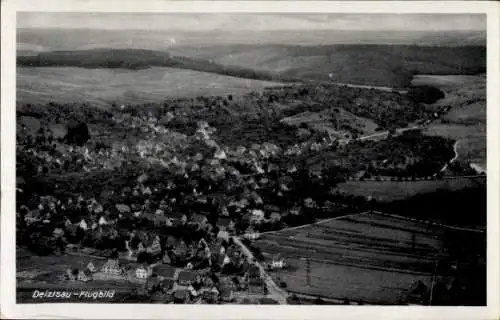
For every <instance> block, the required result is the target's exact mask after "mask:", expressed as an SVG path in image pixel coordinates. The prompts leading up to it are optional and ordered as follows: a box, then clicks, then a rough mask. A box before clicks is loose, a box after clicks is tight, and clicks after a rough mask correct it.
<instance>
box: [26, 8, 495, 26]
mask: <svg viewBox="0 0 500 320" xmlns="http://www.w3.org/2000/svg"><path fill="white" fill-rule="evenodd" d="M17 27H18V28H64V29H72V28H83V29H107V30H124V29H139V30H180V31H181V30H182V31H216V30H224V31H248V30H251V31H274V30H318V29H321V30H372V31H374V30H391V31H449V30H454V31H477V30H479V31H484V30H486V16H485V15H481V14H340V13H336V14H246V13H244V14H241V13H231V14H223V13H211V14H191V13H174V14H172V13H170V14H155V13H63V12H57V13H49V12H19V13H18V15H17Z"/></svg>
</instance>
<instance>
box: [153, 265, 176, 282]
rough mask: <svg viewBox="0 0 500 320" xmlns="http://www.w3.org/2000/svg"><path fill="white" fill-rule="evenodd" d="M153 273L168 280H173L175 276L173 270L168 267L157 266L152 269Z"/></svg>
mask: <svg viewBox="0 0 500 320" xmlns="http://www.w3.org/2000/svg"><path fill="white" fill-rule="evenodd" d="M153 272H154V273H156V274H157V275H159V276H162V277H165V278H169V279H173V278H174V276H175V268H174V267H172V266H169V265H157V266H156V267H154V269H153Z"/></svg>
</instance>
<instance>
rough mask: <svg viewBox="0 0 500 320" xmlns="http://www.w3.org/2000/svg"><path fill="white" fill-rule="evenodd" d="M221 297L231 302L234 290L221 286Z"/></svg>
mask: <svg viewBox="0 0 500 320" xmlns="http://www.w3.org/2000/svg"><path fill="white" fill-rule="evenodd" d="M219 291H220V297H221V299H222V301H224V302H230V301H232V300H233V290H232V289H231V288H229V287H226V286H221V287H220V288H219Z"/></svg>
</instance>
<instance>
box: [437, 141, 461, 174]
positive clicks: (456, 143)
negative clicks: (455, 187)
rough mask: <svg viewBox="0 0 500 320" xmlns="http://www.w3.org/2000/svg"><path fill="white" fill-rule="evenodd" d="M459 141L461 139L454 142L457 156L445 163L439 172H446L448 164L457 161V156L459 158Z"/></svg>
mask: <svg viewBox="0 0 500 320" xmlns="http://www.w3.org/2000/svg"><path fill="white" fill-rule="evenodd" d="M458 141H460V140H457V141H455V143H454V144H453V152H455V156H454V157H453V158H452V159H451V160H450V161H448V162H447V163H445V164H444V166H443V167H442V168H441V170H440V171H439V172H444V171H445V170H446V169H448V165H450V164H452V163H453V162H455V160H457V158H458V150H457V147H458Z"/></svg>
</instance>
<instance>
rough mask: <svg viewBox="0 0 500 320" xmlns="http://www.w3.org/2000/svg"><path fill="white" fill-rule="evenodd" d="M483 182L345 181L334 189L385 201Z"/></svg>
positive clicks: (481, 182) (469, 179) (453, 189)
mask: <svg viewBox="0 0 500 320" xmlns="http://www.w3.org/2000/svg"><path fill="white" fill-rule="evenodd" d="M485 184H486V182H485V179H474V178H461V179H444V180H421V181H346V182H343V183H340V184H339V185H338V186H337V188H336V189H337V190H338V191H340V192H345V193H348V194H352V195H355V196H363V197H368V196H371V197H372V198H373V199H375V200H377V201H382V202H387V201H394V200H401V199H406V198H408V197H412V196H415V195H418V194H422V193H428V192H435V191H436V190H440V189H446V190H452V191H457V190H462V189H466V188H470V187H474V186H478V185H485Z"/></svg>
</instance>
